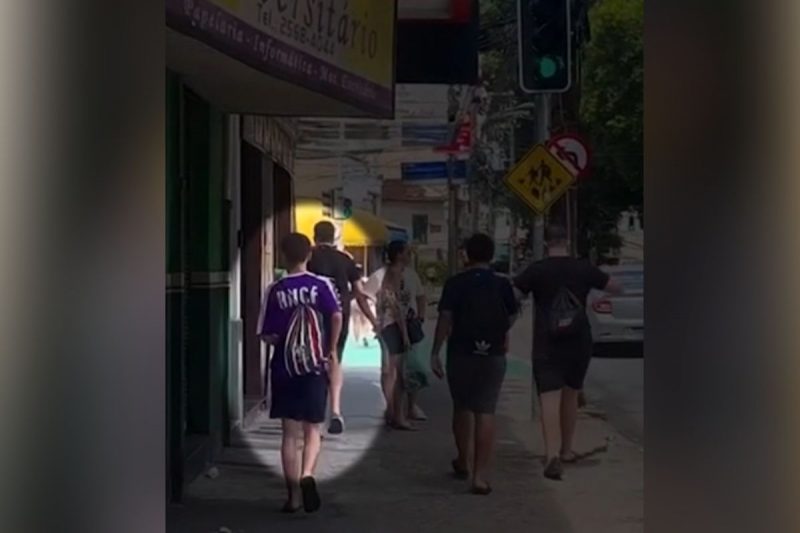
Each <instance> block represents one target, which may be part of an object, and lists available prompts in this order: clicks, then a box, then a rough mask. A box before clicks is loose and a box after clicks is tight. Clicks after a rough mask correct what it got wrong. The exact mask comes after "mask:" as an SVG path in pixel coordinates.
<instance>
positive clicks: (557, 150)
mask: <svg viewBox="0 0 800 533" xmlns="http://www.w3.org/2000/svg"><path fill="white" fill-rule="evenodd" d="M547 148H548V149H549V150H550V152H551V153H552V154H553V155H554V156H556V157H557V158H558V159H559V161H561V162H562V163H564V166H565V167H567V169H568V170H570V171H572V173H573V174H574V175H575V176H577V177H579V178H585V177H586V176H587V175H588V173H589V163H590V162H591V157H592V156H591V152H590V151H589V145H588V144H587V143H586V142H584V141H583V139H581V138H580V137H578V136H577V135H575V134H573V133H566V134H563V135H558V136H556V137H553V138H552V139H550V140H549V141H547Z"/></svg>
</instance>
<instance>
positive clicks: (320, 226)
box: [314, 220, 336, 244]
mask: <svg viewBox="0 0 800 533" xmlns="http://www.w3.org/2000/svg"><path fill="white" fill-rule="evenodd" d="M335 239H336V227H335V226H334V225H333V223H332V222H328V221H327V220H323V221H321V222H317V223H316V225H315V226H314V240H315V241H316V242H321V243H325V244H331V243H333V241H334V240H335Z"/></svg>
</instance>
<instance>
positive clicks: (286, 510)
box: [281, 502, 303, 514]
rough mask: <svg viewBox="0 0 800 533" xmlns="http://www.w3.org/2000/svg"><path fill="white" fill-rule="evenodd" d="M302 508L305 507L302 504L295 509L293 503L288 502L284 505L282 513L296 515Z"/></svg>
mask: <svg viewBox="0 0 800 533" xmlns="http://www.w3.org/2000/svg"><path fill="white" fill-rule="evenodd" d="M301 507H303V505H302V504H301V505H298V506H296V507H295V506H294V505H292V502H286V503H285V504H283V507H281V512H282V513H285V514H294V513H296V512H297V511H299V510H300V508H301Z"/></svg>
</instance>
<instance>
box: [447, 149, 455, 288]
mask: <svg viewBox="0 0 800 533" xmlns="http://www.w3.org/2000/svg"><path fill="white" fill-rule="evenodd" d="M455 160H456V156H455V154H450V155H449V156H448V157H447V272H448V274H449V275H451V276H452V275H453V274H455V273H456V270H458V220H457V217H458V209H457V205H456V203H457V202H458V188H457V187H456V185H455V183H453V171H454V167H455Z"/></svg>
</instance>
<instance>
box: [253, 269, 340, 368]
mask: <svg viewBox="0 0 800 533" xmlns="http://www.w3.org/2000/svg"><path fill="white" fill-rule="evenodd" d="M300 304H306V305H308V306H310V307H311V308H313V309H314V310H315V311H317V312H318V313H319V314H320V315H321V316H322V318H323V335H324V337H323V346H325V348H327V347H328V346H329V344H330V337H329V335H330V333H329V331H330V319H331V315H333V313H336V312H340V311H341V307H340V306H339V300H338V298H337V297H336V292H335V289H334V287H333V284H332V283H331V282H330V280H328V279H327V278H324V277H322V276H317V275H315V274H311V273H310V272H301V273H298V274H287V275H286V276H284V277H283V278H281V279H279V280H278V281H276V282H274V283H272V284H270V286H269V287H267V290H266V291H265V293H264V300H263V303H262V304H261V316H260V317H259V319H258V335H260V336H263V337H266V336H269V335H277V336H278V342H277V343H276V344H275V350H274V352H273V355H272V365H271V368H272V370H273V373H274V372H280V373H285V371H286V369H285V366H284V364H283V347H284V344H285V342H286V334H287V332H288V329H289V322H290V321H291V319H292V313H293V312H294V310H295V308H296V307H297V306H298V305H300Z"/></svg>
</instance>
